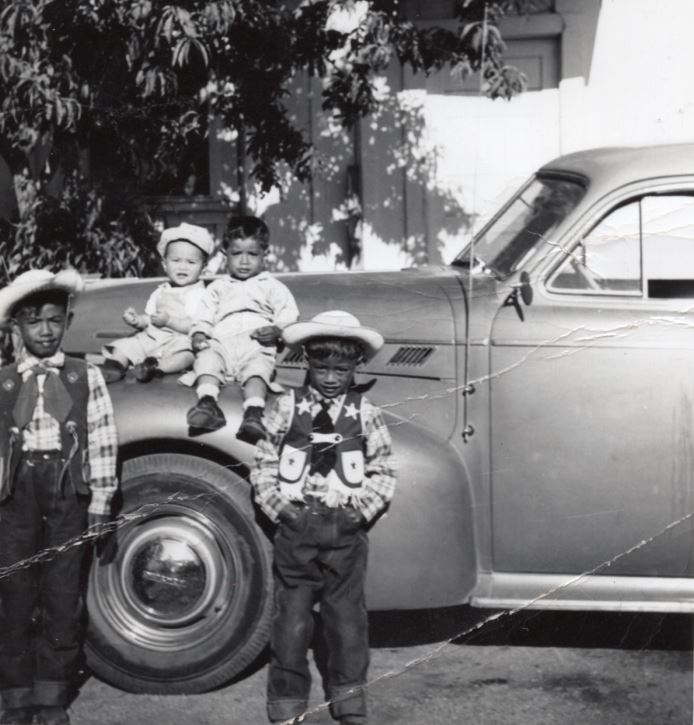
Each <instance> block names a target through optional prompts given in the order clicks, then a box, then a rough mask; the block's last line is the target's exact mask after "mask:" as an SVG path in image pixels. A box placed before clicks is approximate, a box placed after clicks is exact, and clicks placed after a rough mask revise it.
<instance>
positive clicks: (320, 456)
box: [251, 311, 395, 725]
mask: <svg viewBox="0 0 694 725" xmlns="http://www.w3.org/2000/svg"><path fill="white" fill-rule="evenodd" d="M283 339H284V341H285V342H286V343H287V344H288V345H290V346H298V345H301V346H302V347H303V350H304V353H305V356H306V362H307V364H308V377H307V384H306V385H305V386H304V387H302V388H298V389H296V390H290V391H288V392H286V393H285V394H284V395H282V396H280V397H278V398H277V399H276V405H275V406H274V408H273V409H271V410H270V411H269V413H268V414H267V415H266V424H267V430H268V438H267V440H264V441H260V442H259V443H258V444H257V449H256V460H255V467H254V470H253V471H252V473H251V481H252V483H253V487H254V490H255V496H256V500H257V501H258V504H259V505H260V507H261V509H262V510H263V511H264V512H265V513H266V514H267V515H268V517H269V518H270V519H271V520H272V521H273V522H278V523H279V528H278V531H277V535H276V536H275V538H274V572H275V607H276V610H275V618H274V620H273V629H272V634H271V660H270V670H269V676H268V715H269V718H270V721H271V722H284V721H291V722H297V723H298V722H301V720H302V713H305V712H306V708H307V705H308V696H309V690H310V686H311V680H310V675H309V668H308V660H307V649H308V646H309V643H310V641H311V626H312V609H313V606H314V604H315V602H316V601H318V602H320V613H321V618H322V623H323V630H324V633H325V642H326V645H327V649H328V671H327V686H328V695H329V697H330V701H331V702H330V708H331V712H332V714H333V717H334V718H335V719H337V720H339V721H340V722H341V723H342V724H343V725H364V724H365V723H366V698H365V692H364V687H365V685H366V672H367V667H368V662H369V640H368V629H367V616H366V606H365V603H364V579H365V574H366V559H367V548H368V542H367V529H368V528H369V527H370V525H371V524H372V522H373V521H374V520H375V519H376V517H378V516H379V515H380V514H381V513H382V512H383V511H384V510H385V509H386V507H387V506H388V504H389V502H390V500H391V498H392V496H393V492H394V489H395V472H394V468H393V463H392V458H391V450H390V446H391V444H390V436H389V434H388V430H387V428H386V426H385V423H384V422H383V417H382V414H381V411H380V410H379V409H378V408H377V407H375V406H374V405H372V404H371V403H370V402H369V401H368V400H367V399H366V397H364V395H363V394H362V392H363V390H364V387H365V386H358V385H355V384H354V374H355V371H356V368H357V365H358V364H359V363H360V362H362V361H364V360H368V359H369V358H371V357H373V356H374V355H375V354H376V352H377V351H378V350H379V348H380V347H381V346H382V345H383V337H381V335H380V334H379V333H378V332H377V331H376V330H373V329H371V328H368V327H362V326H361V325H360V324H359V321H358V320H357V318H356V317H354V316H353V315H350V314H348V313H346V312H341V311H331V312H324V313H321V314H320V315H317V316H316V317H314V318H313V320H311V321H310V322H298V323H296V324H293V325H290V326H288V327H287V328H286V329H285V330H284V333H283ZM369 387H370V386H369Z"/></svg>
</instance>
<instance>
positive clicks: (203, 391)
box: [195, 383, 219, 400]
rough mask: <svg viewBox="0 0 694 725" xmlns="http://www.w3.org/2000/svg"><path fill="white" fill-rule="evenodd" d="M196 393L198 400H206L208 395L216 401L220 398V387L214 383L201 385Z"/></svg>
mask: <svg viewBox="0 0 694 725" xmlns="http://www.w3.org/2000/svg"><path fill="white" fill-rule="evenodd" d="M195 392H196V394H197V396H198V400H200V398H204V397H205V396H206V395H209V396H210V397H211V398H214V399H215V400H217V398H219V387H218V386H217V385H214V384H213V383H200V385H198V387H197V388H196V389H195Z"/></svg>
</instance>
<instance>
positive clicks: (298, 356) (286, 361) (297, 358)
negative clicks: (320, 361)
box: [277, 350, 304, 366]
mask: <svg viewBox="0 0 694 725" xmlns="http://www.w3.org/2000/svg"><path fill="white" fill-rule="evenodd" d="M277 362H278V364H279V365H296V366H301V365H303V364H304V351H303V350H288V351H287V354H286V355H283V356H282V357H281V358H280V359H279V360H278V361H277Z"/></svg>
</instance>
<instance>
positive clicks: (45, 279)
mask: <svg viewBox="0 0 694 725" xmlns="http://www.w3.org/2000/svg"><path fill="white" fill-rule="evenodd" d="M83 289H84V282H83V280H82V277H80V275H79V272H77V271H76V270H74V269H63V270H61V271H60V272H57V273H55V274H54V273H53V272H49V271H48V270H47V269H30V270H29V271H28V272H24V273H23V274H20V275H19V276H18V277H16V278H15V279H14V280H13V281H12V282H10V284H8V285H7V287H3V289H0V323H1V324H7V322H8V320H9V319H10V318H11V316H12V309H13V308H14V307H15V306H16V305H17V303H18V302H21V301H22V300H23V299H24V298H25V297H28V296H29V295H33V294H35V293H36V292H47V291H48V290H64V291H65V292H67V293H68V294H69V295H74V294H77V293H78V292H81V291H82V290H83Z"/></svg>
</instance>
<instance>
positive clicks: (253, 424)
mask: <svg viewBox="0 0 694 725" xmlns="http://www.w3.org/2000/svg"><path fill="white" fill-rule="evenodd" d="M266 396H267V383H266V382H265V381H264V380H263V379H262V378H260V377H258V376H257V375H254V376H253V377H250V378H248V380H246V382H245V383H244V385H243V420H242V421H241V427H240V428H239V430H238V432H237V434H236V437H237V438H239V439H240V440H242V441H246V442H247V443H251V444H255V443H257V442H258V441H259V440H261V439H262V438H266V437H267V430H266V429H265V424H264V423H263V408H265V398H266Z"/></svg>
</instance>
